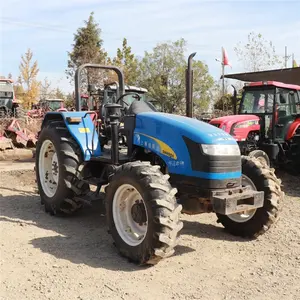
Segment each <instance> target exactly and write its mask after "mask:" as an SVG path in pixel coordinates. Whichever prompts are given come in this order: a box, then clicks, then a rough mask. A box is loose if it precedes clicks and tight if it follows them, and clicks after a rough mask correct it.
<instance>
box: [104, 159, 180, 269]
mask: <svg viewBox="0 0 300 300" xmlns="http://www.w3.org/2000/svg"><path fill="white" fill-rule="evenodd" d="M168 179H169V175H163V174H162V173H161V171H160V167H159V166H152V165H151V164H150V163H147V162H140V161H136V162H132V163H126V164H124V165H122V166H121V167H119V168H118V169H117V171H116V173H115V175H114V176H112V178H111V180H110V183H109V185H108V186H107V187H106V191H105V192H106V198H105V201H106V211H107V221H108V226H109V232H110V233H111V234H112V237H113V239H114V244H115V246H116V247H117V249H118V250H119V252H120V254H121V255H122V256H124V257H126V258H128V259H129V260H130V261H132V262H134V263H137V264H148V265H154V264H157V263H158V262H159V261H160V260H161V259H163V258H166V257H169V256H171V255H172V254H173V253H174V247H175V246H176V244H177V235H178V232H179V231H180V230H181V229H182V227H183V223H182V222H181V221H180V220H179V217H180V213H181V210H182V206H181V205H178V204H177V202H176V198H175V194H176V193H177V190H176V189H175V188H172V187H171V185H170V183H169V181H168Z"/></svg>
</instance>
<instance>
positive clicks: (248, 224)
mask: <svg viewBox="0 0 300 300" xmlns="http://www.w3.org/2000/svg"><path fill="white" fill-rule="evenodd" d="M242 173H243V182H244V185H248V186H251V187H252V189H256V190H258V191H264V206H263V207H261V208H258V209H256V210H254V211H248V212H247V211H246V212H243V213H239V214H232V215H228V216H226V215H221V214H217V217H218V223H221V224H222V225H223V226H224V227H225V229H226V230H227V231H228V232H230V233H231V234H233V235H235V236H241V237H247V238H256V237H258V236H259V235H262V234H263V233H265V232H266V231H267V230H268V229H269V228H270V227H271V226H272V225H273V224H274V223H275V222H276V221H277V219H278V217H279V209H280V204H281V201H282V199H283V196H284V193H283V192H282V191H281V188H280V184H281V183H280V180H279V179H277V177H276V175H275V173H274V170H273V169H270V168H269V167H268V166H267V165H266V164H265V163H262V162H261V161H259V160H258V159H257V158H250V157H247V156H243V157H242Z"/></svg>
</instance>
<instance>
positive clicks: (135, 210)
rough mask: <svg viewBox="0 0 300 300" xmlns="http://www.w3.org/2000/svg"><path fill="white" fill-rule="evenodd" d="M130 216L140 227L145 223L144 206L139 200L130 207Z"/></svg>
mask: <svg viewBox="0 0 300 300" xmlns="http://www.w3.org/2000/svg"><path fill="white" fill-rule="evenodd" d="M131 216H132V219H133V221H134V222H136V223H138V224H140V225H142V224H143V223H146V222H147V215H146V209H145V205H144V204H143V203H142V202H140V201H139V200H137V201H136V202H135V203H134V204H133V206H132V207H131Z"/></svg>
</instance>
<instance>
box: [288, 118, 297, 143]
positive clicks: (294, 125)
mask: <svg viewBox="0 0 300 300" xmlns="http://www.w3.org/2000/svg"><path fill="white" fill-rule="evenodd" d="M299 127H300V118H297V119H296V120H295V121H294V122H293V123H292V124H291V126H290V127H289V129H288V132H287V134H286V140H287V141H289V140H290V139H291V138H292V137H293V136H294V135H295V133H296V131H297V129H298V128H299Z"/></svg>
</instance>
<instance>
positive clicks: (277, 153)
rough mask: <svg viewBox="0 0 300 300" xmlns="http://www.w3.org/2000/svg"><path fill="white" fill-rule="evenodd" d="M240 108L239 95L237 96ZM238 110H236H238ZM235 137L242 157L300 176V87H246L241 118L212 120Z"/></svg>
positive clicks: (275, 84)
mask: <svg viewBox="0 0 300 300" xmlns="http://www.w3.org/2000/svg"><path fill="white" fill-rule="evenodd" d="M233 99H234V107H235V108H236V99H237V98H236V91H235V93H234V97H233ZM235 110H236V109H235ZM209 123H210V124H211V125H214V126H217V127H219V128H221V129H223V130H224V131H226V132H228V133H230V134H231V135H232V136H234V137H235V139H236V140H237V142H238V143H239V145H240V149H241V153H242V154H243V155H249V156H254V157H259V158H260V159H261V160H264V161H265V162H266V163H267V164H269V165H274V166H279V165H291V166H293V168H294V169H296V170H297V171H298V172H300V86H299V85H292V84H284V83H281V82H276V81H261V82H253V83H250V84H246V85H245V86H244V89H243V92H242V98H241V101H240V105H239V108H238V114H237V115H231V116H225V117H221V118H215V119H212V120H211V121H210V122H209Z"/></svg>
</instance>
